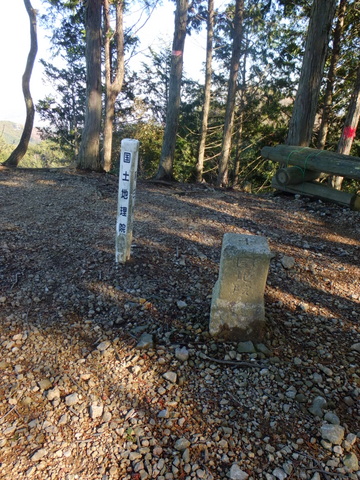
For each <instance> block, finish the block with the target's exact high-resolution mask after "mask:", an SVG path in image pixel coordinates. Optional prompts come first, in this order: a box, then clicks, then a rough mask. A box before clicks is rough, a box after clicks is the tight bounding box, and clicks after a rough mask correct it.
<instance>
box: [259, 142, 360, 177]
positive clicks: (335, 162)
mask: <svg viewBox="0 0 360 480" xmlns="http://www.w3.org/2000/svg"><path fill="white" fill-rule="evenodd" d="M261 156H262V157H264V158H268V159H270V160H273V161H274V162H279V163H281V164H282V165H285V166H288V165H297V166H298V167H300V168H302V169H303V170H304V171H305V170H312V171H317V172H326V173H328V174H331V175H338V176H339V175H340V176H342V177H346V178H353V179H356V180H360V157H352V156H351V155H342V154H340V153H335V152H327V151H326V150H316V149H314V148H308V147H296V146H295V147H294V146H290V145H277V146H276V147H264V148H263V149H262V150H261Z"/></svg>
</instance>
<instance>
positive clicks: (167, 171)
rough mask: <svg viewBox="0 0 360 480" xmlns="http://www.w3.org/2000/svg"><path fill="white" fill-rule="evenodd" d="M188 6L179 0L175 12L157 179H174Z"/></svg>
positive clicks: (186, 1) (185, 0) (185, 1)
mask: <svg viewBox="0 0 360 480" xmlns="http://www.w3.org/2000/svg"><path fill="white" fill-rule="evenodd" d="M188 8H189V1H188V0H177V2H176V12H175V31H174V39H173V45H172V57H171V70H170V83H169V102H168V106H167V113H166V125H165V132H164V138H163V144H162V150H161V156H160V162H159V168H158V171H157V173H156V175H155V178H156V179H157V180H170V181H171V180H173V164H174V155H175V143H176V134H177V129H178V121H179V111H180V91H181V77H182V71H183V53H184V45H185V37H186V26H187V17H188Z"/></svg>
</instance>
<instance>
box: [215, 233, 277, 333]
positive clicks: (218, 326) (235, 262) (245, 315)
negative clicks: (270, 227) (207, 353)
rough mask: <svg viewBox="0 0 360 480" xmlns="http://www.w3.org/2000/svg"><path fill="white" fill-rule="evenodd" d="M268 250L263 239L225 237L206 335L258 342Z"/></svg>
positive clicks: (230, 235) (237, 235) (268, 260)
mask: <svg viewBox="0 0 360 480" xmlns="http://www.w3.org/2000/svg"><path fill="white" fill-rule="evenodd" d="M270 256H271V254H270V249H269V245H268V243H267V240H266V238H264V237H260V236H255V235H239V234H235V233H226V234H225V235H224V238H223V244H222V249H221V260H220V271H219V278H218V280H217V282H216V284H215V286H214V289H213V295H212V302H211V313H210V334H211V335H212V336H213V337H216V338H218V339H221V340H226V341H246V340H252V341H260V340H261V339H262V337H263V333H264V327H265V307H264V291H265V284H266V279H267V275H268V271H269V263H270Z"/></svg>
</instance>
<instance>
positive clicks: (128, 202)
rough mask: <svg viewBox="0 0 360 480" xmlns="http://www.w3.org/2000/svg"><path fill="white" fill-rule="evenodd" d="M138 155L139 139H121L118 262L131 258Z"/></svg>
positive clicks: (116, 244) (116, 247)
mask: <svg viewBox="0 0 360 480" xmlns="http://www.w3.org/2000/svg"><path fill="white" fill-rule="evenodd" d="M138 156H139V141H138V140H132V139H129V138H125V139H124V140H122V141H121V153H120V172H119V195H118V211H117V219H116V241H115V259H116V262H117V263H125V262H126V260H129V258H130V253H131V252H130V249H131V241H132V225H133V217H134V204H135V191H136V172H137V165H138Z"/></svg>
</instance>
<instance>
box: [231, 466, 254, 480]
mask: <svg viewBox="0 0 360 480" xmlns="http://www.w3.org/2000/svg"><path fill="white" fill-rule="evenodd" d="M228 476H229V478H230V479H231V480H246V479H247V478H249V475H248V474H247V473H246V472H244V471H243V470H241V468H240V467H239V465H238V464H237V463H233V465H232V466H231V468H230V472H229V475H228Z"/></svg>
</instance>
